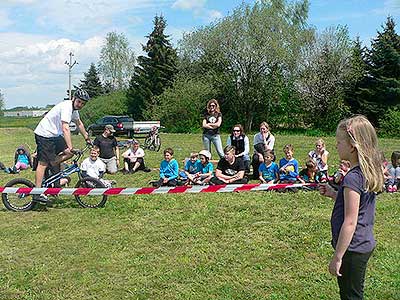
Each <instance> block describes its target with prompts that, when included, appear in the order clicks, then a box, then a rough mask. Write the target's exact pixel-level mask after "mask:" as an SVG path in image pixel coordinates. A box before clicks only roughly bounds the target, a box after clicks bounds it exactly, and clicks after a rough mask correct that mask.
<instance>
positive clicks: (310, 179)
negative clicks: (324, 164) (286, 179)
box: [299, 158, 327, 183]
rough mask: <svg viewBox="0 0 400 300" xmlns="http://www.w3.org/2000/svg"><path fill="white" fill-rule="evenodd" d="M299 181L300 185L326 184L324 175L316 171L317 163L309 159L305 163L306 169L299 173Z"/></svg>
mask: <svg viewBox="0 0 400 300" xmlns="http://www.w3.org/2000/svg"><path fill="white" fill-rule="evenodd" d="M299 180H300V182H301V183H314V182H326V181H327V178H326V176H325V174H324V173H322V172H320V171H318V167H317V163H316V162H315V161H314V160H313V159H311V158H309V159H307V161H306V167H305V168H304V169H303V170H301V171H300V173H299Z"/></svg>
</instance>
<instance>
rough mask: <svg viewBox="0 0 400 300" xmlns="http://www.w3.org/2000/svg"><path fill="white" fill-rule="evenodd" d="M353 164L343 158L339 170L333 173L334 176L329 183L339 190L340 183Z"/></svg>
mask: <svg viewBox="0 0 400 300" xmlns="http://www.w3.org/2000/svg"><path fill="white" fill-rule="evenodd" d="M350 167H351V164H350V162H349V161H348V160H344V159H342V160H341V161H340V164H339V170H337V171H336V172H335V174H333V176H332V178H331V179H330V180H329V184H330V185H331V186H332V187H333V188H334V189H335V190H337V189H338V188H339V185H340V184H341V183H342V181H343V178H344V176H346V174H347V172H348V171H349V170H350Z"/></svg>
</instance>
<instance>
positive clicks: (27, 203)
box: [1, 178, 36, 211]
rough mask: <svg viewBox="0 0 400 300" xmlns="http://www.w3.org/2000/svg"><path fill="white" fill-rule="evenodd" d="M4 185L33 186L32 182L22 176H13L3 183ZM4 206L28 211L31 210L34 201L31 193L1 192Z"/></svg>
mask: <svg viewBox="0 0 400 300" xmlns="http://www.w3.org/2000/svg"><path fill="white" fill-rule="evenodd" d="M5 187H13V188H26V187H28V188H33V187H35V185H34V184H33V182H31V181H29V180H27V179H24V178H15V179H13V180H11V181H9V182H7V184H6V185H5ZM1 198H2V200H3V204H4V206H5V207H6V208H7V209H8V210H12V211H28V210H31V209H32V208H33V207H34V206H35V204H36V202H34V201H33V195H29V194H11V193H10V194H1Z"/></svg>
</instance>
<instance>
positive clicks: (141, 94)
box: [127, 16, 177, 119]
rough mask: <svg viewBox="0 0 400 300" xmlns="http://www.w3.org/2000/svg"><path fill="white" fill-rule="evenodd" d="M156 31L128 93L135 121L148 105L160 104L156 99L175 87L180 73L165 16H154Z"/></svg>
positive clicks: (145, 48) (136, 69)
mask: <svg viewBox="0 0 400 300" xmlns="http://www.w3.org/2000/svg"><path fill="white" fill-rule="evenodd" d="M153 23H154V29H153V31H152V33H151V34H150V35H149V36H146V37H147V38H148V41H147V43H146V45H143V51H145V52H146V53H147V56H139V57H138V59H137V61H138V65H137V66H135V69H134V73H133V76H132V78H131V81H130V84H129V89H128V91H127V98H128V105H129V112H130V113H131V114H132V115H133V117H134V118H135V119H142V118H144V117H145V116H144V112H145V109H146V106H148V107H151V106H152V105H157V103H155V96H158V95H160V94H161V93H162V92H163V91H164V90H165V88H167V87H169V86H171V85H172V83H173V80H174V78H175V75H176V73H177V54H176V50H175V49H174V48H172V45H171V43H170V41H169V36H167V35H165V33H164V30H165V28H166V26H167V23H166V21H165V19H164V17H163V16H155V18H154V22H153Z"/></svg>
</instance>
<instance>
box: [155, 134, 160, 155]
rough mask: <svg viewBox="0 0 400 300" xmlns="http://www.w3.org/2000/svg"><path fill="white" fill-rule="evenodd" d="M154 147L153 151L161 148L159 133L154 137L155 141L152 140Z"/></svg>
mask: <svg viewBox="0 0 400 300" xmlns="http://www.w3.org/2000/svg"><path fill="white" fill-rule="evenodd" d="M154 148H155V151H157V152H158V151H160V148H161V138H160V136H159V135H157V136H156V138H155V141H154Z"/></svg>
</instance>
